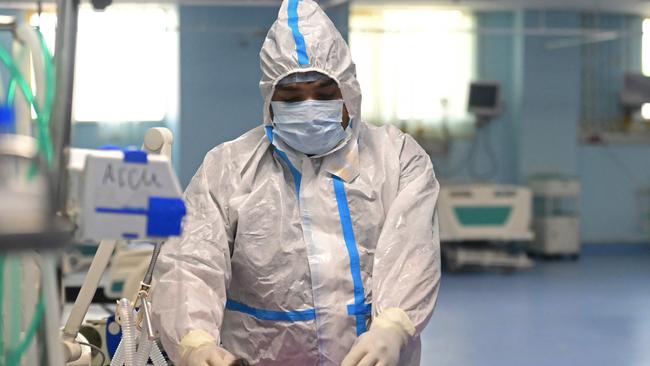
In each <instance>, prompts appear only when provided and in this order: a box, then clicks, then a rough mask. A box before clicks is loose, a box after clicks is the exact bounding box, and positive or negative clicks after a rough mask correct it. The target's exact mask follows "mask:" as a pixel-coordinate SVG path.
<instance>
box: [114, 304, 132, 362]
mask: <svg viewBox="0 0 650 366" xmlns="http://www.w3.org/2000/svg"><path fill="white" fill-rule="evenodd" d="M117 310H118V312H119V314H120V320H121V322H122V323H121V325H122V342H124V364H125V365H126V366H134V360H135V340H136V334H135V332H136V329H135V321H134V317H133V312H132V311H131V304H130V303H129V300H127V299H121V300H120V301H119V304H118V309H117Z"/></svg>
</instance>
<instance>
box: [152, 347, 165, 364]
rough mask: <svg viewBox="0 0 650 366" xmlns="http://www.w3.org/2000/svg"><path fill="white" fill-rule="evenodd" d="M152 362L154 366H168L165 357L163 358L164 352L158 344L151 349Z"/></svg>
mask: <svg viewBox="0 0 650 366" xmlns="http://www.w3.org/2000/svg"><path fill="white" fill-rule="evenodd" d="M150 357H151V362H153V366H167V361H166V360H165V356H163V354H162V352H161V351H160V348H159V347H158V343H156V342H153V347H152V349H151V356H150Z"/></svg>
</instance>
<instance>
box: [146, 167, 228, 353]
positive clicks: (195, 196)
mask: <svg viewBox="0 0 650 366" xmlns="http://www.w3.org/2000/svg"><path fill="white" fill-rule="evenodd" d="M221 169H223V168H220V167H219V166H218V164H214V163H213V162H212V161H211V159H210V158H209V156H208V157H206V159H205V161H204V162H203V164H202V166H201V167H200V168H199V170H198V171H197V173H196V175H195V176H194V178H193V179H192V181H191V183H190V184H189V186H188V188H187V190H186V191H185V194H184V199H185V203H186V205H187V211H188V215H187V217H186V218H185V221H184V225H183V234H182V237H180V238H175V239H171V240H169V241H168V242H166V243H165V244H164V246H163V249H162V251H161V254H160V257H159V259H158V263H157V265H156V272H155V276H154V279H155V287H154V289H153V295H152V304H153V306H152V308H153V311H152V312H153V323H154V326H155V329H157V331H158V332H159V335H160V339H161V341H162V343H163V346H164V347H165V350H166V351H167V353H168V354H169V356H170V358H171V359H172V360H173V361H174V362H175V363H178V362H179V360H180V348H179V345H180V342H181V340H182V338H183V337H184V336H185V335H186V334H187V333H189V332H190V331H192V330H203V331H205V332H207V333H209V334H210V335H212V336H213V337H214V339H215V341H216V342H217V343H218V342H219V341H220V333H219V329H220V327H221V323H222V320H223V315H224V308H225V304H226V290H227V288H228V285H229V282H230V278H231V264H230V248H232V245H233V237H234V235H233V230H232V228H231V225H230V223H229V222H228V214H227V208H226V207H224V205H223V204H222V203H221V202H220V200H221V199H222V197H219V194H218V192H214V191H213V190H211V189H210V185H211V183H212V184H213V185H214V186H219V185H220V184H219V182H218V181H219V177H220V176H223V175H224V174H223V172H222V171H220V170H221ZM210 173H212V174H210ZM215 181H216V182H215ZM224 195H225V194H224Z"/></svg>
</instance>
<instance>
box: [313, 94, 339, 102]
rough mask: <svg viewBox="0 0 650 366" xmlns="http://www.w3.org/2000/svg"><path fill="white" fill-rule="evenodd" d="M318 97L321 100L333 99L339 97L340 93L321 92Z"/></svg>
mask: <svg viewBox="0 0 650 366" xmlns="http://www.w3.org/2000/svg"><path fill="white" fill-rule="evenodd" d="M317 97H318V99H319V100H332V99H337V98H338V95H337V93H319V94H318V95H317Z"/></svg>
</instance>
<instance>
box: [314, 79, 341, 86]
mask: <svg viewBox="0 0 650 366" xmlns="http://www.w3.org/2000/svg"><path fill="white" fill-rule="evenodd" d="M317 83H318V87H319V88H329V87H331V86H337V85H338V84H337V83H336V81H335V80H334V79H327V80H319V81H318V82H317Z"/></svg>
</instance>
